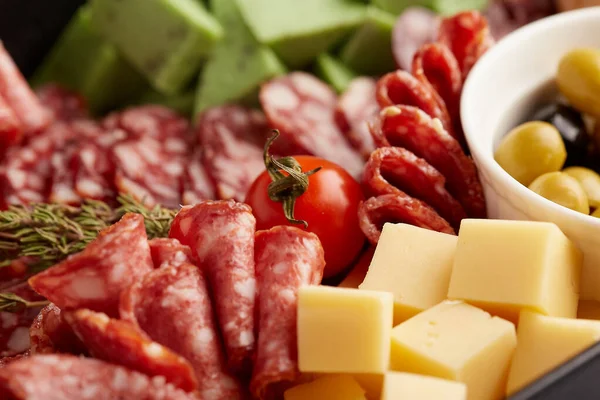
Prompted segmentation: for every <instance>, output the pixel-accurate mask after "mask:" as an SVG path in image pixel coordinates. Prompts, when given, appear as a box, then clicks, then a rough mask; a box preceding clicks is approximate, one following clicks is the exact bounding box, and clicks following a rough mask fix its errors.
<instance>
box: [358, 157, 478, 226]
mask: <svg viewBox="0 0 600 400" xmlns="http://www.w3.org/2000/svg"><path fill="white" fill-rule="evenodd" d="M363 183H364V186H365V187H366V188H367V190H368V192H369V194H370V195H372V196H378V195H382V194H390V193H397V194H404V193H406V194H408V195H409V196H412V197H415V198H417V199H419V200H421V201H424V202H425V203H427V204H429V205H430V206H431V207H432V208H433V209H435V210H436V211H437V212H438V213H439V214H440V215H441V216H442V217H443V218H444V219H446V220H447V221H448V222H450V224H451V225H452V226H453V227H454V229H456V230H457V231H458V228H459V227H460V221H461V220H462V219H463V218H466V217H467V215H466V214H465V211H464V210H463V208H462V206H461V205H460V203H459V202H458V201H456V200H455V199H454V197H452V196H451V195H450V193H448V191H447V190H446V187H445V185H446V179H445V178H444V176H443V175H442V174H440V173H439V172H438V171H437V170H436V169H435V168H433V167H432V166H431V165H429V164H428V163H427V161H425V160H423V159H421V158H418V157H417V156H415V155H414V154H413V153H411V152H410V151H408V150H406V149H403V148H400V147H383V148H380V149H377V150H375V151H374V152H373V153H372V154H371V157H370V158H369V161H368V162H367V166H366V167H365V173H364V177H363Z"/></svg>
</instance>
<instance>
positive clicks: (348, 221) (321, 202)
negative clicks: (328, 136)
mask: <svg viewBox="0 0 600 400" xmlns="http://www.w3.org/2000/svg"><path fill="white" fill-rule="evenodd" d="M294 158H295V159H296V160H297V161H298V162H299V163H300V165H301V166H302V171H304V172H306V171H310V170H312V169H314V168H317V167H322V168H321V170H320V171H318V172H317V173H315V174H313V175H310V176H309V178H308V189H307V190H306V192H304V193H303V194H302V195H301V196H299V197H298V198H297V199H296V204H295V207H294V217H295V218H296V219H298V220H304V221H306V222H307V223H308V228H307V230H308V231H310V232H313V233H314V234H316V235H317V236H318V237H319V239H320V240H321V243H322V245H323V250H324V251H325V262H326V265H325V273H324V276H325V277H331V276H334V275H337V274H338V273H340V272H342V271H343V270H344V269H346V268H347V267H348V266H349V265H350V264H351V263H352V261H353V260H354V259H355V258H356V256H357V255H358V254H359V252H360V251H361V249H362V247H363V244H364V241H365V236H364V235H363V233H362V231H361V230H360V227H359V224H358V214H357V211H358V205H359V203H360V202H361V201H362V200H364V196H363V193H362V190H361V188H360V185H359V184H358V182H356V180H354V178H352V176H350V174H348V172H346V170H344V169H343V168H342V167H340V166H338V165H337V164H334V163H332V162H329V161H326V160H323V159H321V158H317V157H312V156H295V157H294ZM271 182H272V180H271V177H270V176H269V174H268V173H267V172H266V171H265V172H263V173H262V174H261V175H260V176H259V177H258V178H256V180H255V181H254V183H253V184H252V186H251V187H250V190H249V191H248V194H247V195H246V203H247V204H248V205H250V207H252V210H253V213H254V216H255V217H256V225H257V226H256V228H257V229H269V228H272V227H274V226H276V225H292V226H295V227H298V228H300V229H304V226H303V225H300V224H292V223H290V222H289V221H288V220H287V219H286V218H285V215H284V213H283V206H282V203H279V202H276V201H273V200H271V199H270V198H269V194H268V191H267V188H268V186H269V184H270V183H271Z"/></svg>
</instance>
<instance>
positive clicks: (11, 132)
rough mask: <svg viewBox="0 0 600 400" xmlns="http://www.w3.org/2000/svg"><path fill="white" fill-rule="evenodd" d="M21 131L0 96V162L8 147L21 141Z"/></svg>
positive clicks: (17, 122)
mask: <svg viewBox="0 0 600 400" xmlns="http://www.w3.org/2000/svg"><path fill="white" fill-rule="evenodd" d="M22 135H23V129H22V126H21V123H20V121H19V120H18V119H17V116H16V115H15V113H14V112H13V110H12V109H11V108H10V107H9V106H8V103H7V102H6V100H4V98H3V97H2V95H0V161H2V156H3V155H4V153H5V152H6V150H7V149H8V147H9V146H12V145H15V144H18V143H19V142H20V141H21V137H22Z"/></svg>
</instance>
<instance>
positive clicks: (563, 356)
mask: <svg viewBox="0 0 600 400" xmlns="http://www.w3.org/2000/svg"><path fill="white" fill-rule="evenodd" d="M598 340H600V321H592V320H583V319H571V318H558V317H548V316H545V315H540V314H537V313H533V312H530V311H523V312H522V313H521V317H520V319H519V329H518V332H517V343H518V344H517V350H516V351H515V355H514V358H513V362H512V366H511V367H510V375H509V378H508V385H507V393H509V394H511V393H514V392H516V391H518V390H519V389H521V388H523V387H524V386H526V385H527V384H529V383H531V382H533V381H534V380H536V379H537V378H539V377H541V376H542V375H544V374H545V373H547V372H549V371H550V370H552V369H553V368H555V367H557V366H558V365H560V364H562V363H564V362H565V361H567V360H569V359H570V358H572V357H574V356H575V355H577V354H578V353H580V352H582V351H583V350H585V349H586V348H587V347H589V346H591V345H592V344H594V343H595V342H597V341H598Z"/></svg>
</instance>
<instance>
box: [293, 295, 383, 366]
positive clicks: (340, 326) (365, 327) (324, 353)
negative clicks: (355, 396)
mask: <svg viewBox="0 0 600 400" xmlns="http://www.w3.org/2000/svg"><path fill="white" fill-rule="evenodd" d="M393 302H394V299H393V296H392V294H391V293H387V292H375V291H368V290H358V289H346V288H335V287H327V286H305V287H302V288H300V290H299V293H298V328H297V329H298V366H299V368H300V371H302V372H340V373H375V374H377V373H383V372H385V371H386V370H387V369H388V365H389V357H390V335H391V330H392V316H393Z"/></svg>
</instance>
